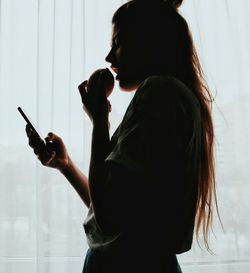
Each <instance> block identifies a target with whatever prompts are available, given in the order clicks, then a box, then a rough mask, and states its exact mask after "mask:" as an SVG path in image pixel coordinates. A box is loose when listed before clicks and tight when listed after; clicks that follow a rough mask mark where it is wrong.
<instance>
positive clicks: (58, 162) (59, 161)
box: [26, 124, 70, 171]
mask: <svg viewBox="0 0 250 273" xmlns="http://www.w3.org/2000/svg"><path fill="white" fill-rule="evenodd" d="M26 134H27V137H28V139H29V146H30V147H31V148H32V149H33V151H34V153H35V154H36V156H37V157H38V159H39V160H40V162H41V163H42V165H44V166H47V167H50V168H55V169H58V170H60V171H62V170H63V169H65V168H66V167H67V166H68V165H69V162H70V158H69V155H68V153H67V149H66V146H65V145H64V143H63V140H62V139H61V138H60V137H59V136H57V135H55V134H53V133H49V134H48V136H47V137H46V138H45V142H44V141H43V140H42V139H41V137H40V136H39V135H38V134H37V133H36V132H35V131H34V130H33V129H32V128H31V126H30V125H28V124H27V125H26Z"/></svg>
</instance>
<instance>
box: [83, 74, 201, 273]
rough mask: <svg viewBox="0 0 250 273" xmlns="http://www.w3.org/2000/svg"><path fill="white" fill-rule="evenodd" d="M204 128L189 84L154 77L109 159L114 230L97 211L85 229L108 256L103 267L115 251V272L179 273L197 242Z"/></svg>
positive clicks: (107, 201) (108, 198)
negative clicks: (101, 222) (181, 259)
mask: <svg viewBox="0 0 250 273" xmlns="http://www.w3.org/2000/svg"><path fill="white" fill-rule="evenodd" d="M201 130H202V129H201V117H200V106H199V102H198V100H197V99H196V97H195V96H194V95H193V93H192V91H190V89H188V88H187V87H186V86H185V85H184V84H183V83H181V82H180V81H178V80H177V79H175V78H173V77H168V76H152V77H149V78H148V79H146V80H145V81H144V82H143V83H142V84H141V85H140V87H139V88H138V90H137V91H136V93H135V95H134V97H133V99H132V101H131V103H130V105H129V106H128V109H127V111H126V113H125V115H124V118H123V120H122V122H121V124H120V125H119V127H118V128H117V130H116V132H115V133H114V134H113V136H112V139H111V143H112V147H113V148H112V152H111V153H110V155H109V156H108V158H107V159H106V165H107V179H106V181H105V190H104V193H103V196H104V198H103V210H104V211H106V212H107V214H105V215H109V212H110V218H107V219H108V220H107V222H108V223H110V230H112V227H114V228H113V232H110V233H109V236H107V234H104V232H102V230H101V228H100V227H99V226H98V224H97V221H96V219H95V215H94V213H93V210H92V207H91V208H90V211H89V214H88V217H87V218H86V220H85V223H84V228H85V232H86V235H87V239H88V244H89V246H90V248H91V249H92V250H94V253H102V254H101V255H97V257H98V258H97V260H98V261H99V258H100V257H101V256H102V255H103V257H105V258H104V259H106V257H107V255H108V257H111V256H112V255H113V254H114V253H115V254H116V255H115V256H114V258H112V257H111V258H110V259H111V260H112V262H111V264H114V266H115V265H116V266H118V264H117V263H116V261H119V264H122V265H123V264H126V266H130V265H131V266H132V267H134V266H135V265H138V270H137V271H134V270H131V271H127V272H126V273H129V272H131V273H133V272H137V273H140V272H143V273H144V272H150V273H158V272H159V273H161V272H165V273H168V272H171V273H172V272H174V273H175V272H178V271H176V270H177V267H178V266H177V265H178V263H177V260H176V258H175V255H174V254H178V253H182V252H185V251H188V250H189V249H190V248H191V245H192V239H193V230H194V219H195V210H196V202H197V183H198V176H199V163H200V153H201V143H200V141H201V133H202V132H201ZM115 210H116V211H115ZM111 212H112V213H113V214H111ZM131 249H132V250H133V251H131ZM146 250H147V251H146ZM120 251H123V252H122V253H120ZM152 252H153V253H152ZM109 253H112V255H109ZM119 253H120V254H119ZM124 253H126V255H127V256H128V257H126V255H125V254H124ZM169 253H171V254H169ZM128 254H129V255H128ZM91 255H92V254H90V256H89V257H88V259H90V261H93V260H95V258H94V257H95V256H93V257H92V256H91ZM124 255H125V256H124ZM143 257H144V258H143ZM147 257H148V258H147ZM166 261H168V264H166ZM174 261H175V262H174ZM91 263H92V262H91ZM127 263H128V264H127ZM108 264H109V262H108ZM173 264H174V266H173V268H174V269H170V268H171V266H172V265H173ZM157 266H159V268H158V269H157V270H158V271H157V270H156V268H157ZM168 267H169V268H168ZM150 268H151V269H150ZM167 268H168V269H167ZM146 269H148V271H145V270H146ZM121 270H122V269H121ZM150 270H151V271H150ZM164 270H165V271H164ZM171 270H172V271H171ZM174 270H175V271H174ZM86 272H88V273H92V271H86ZM93 272H95V271H93ZM100 272H104V271H100ZM107 272H109V271H107ZM110 272H113V271H110ZM114 272H116V273H121V272H123V271H119V270H116V271H114ZM98 273H99V272H98ZM105 273H106V272H105Z"/></svg>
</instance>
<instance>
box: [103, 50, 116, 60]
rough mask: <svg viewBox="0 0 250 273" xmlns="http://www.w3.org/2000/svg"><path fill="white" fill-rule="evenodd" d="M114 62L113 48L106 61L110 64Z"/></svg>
mask: <svg viewBox="0 0 250 273" xmlns="http://www.w3.org/2000/svg"><path fill="white" fill-rule="evenodd" d="M113 60H114V54H113V48H111V50H110V51H109V53H108V55H107V56H106V58H105V61H106V62H108V63H112V62H113Z"/></svg>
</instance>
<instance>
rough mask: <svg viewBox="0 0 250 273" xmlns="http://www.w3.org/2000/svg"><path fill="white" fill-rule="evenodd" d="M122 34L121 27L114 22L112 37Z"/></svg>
mask: <svg viewBox="0 0 250 273" xmlns="http://www.w3.org/2000/svg"><path fill="white" fill-rule="evenodd" d="M120 35H121V30H120V27H119V26H118V25H117V24H115V23H114V24H113V28H112V39H115V38H117V37H118V36H120Z"/></svg>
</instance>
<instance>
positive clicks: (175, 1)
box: [163, 0, 183, 9]
mask: <svg viewBox="0 0 250 273" xmlns="http://www.w3.org/2000/svg"><path fill="white" fill-rule="evenodd" d="M163 2H166V3H167V4H169V5H170V6H172V7H173V8H175V9H178V8H179V7H180V6H181V4H182V2H183V0H163Z"/></svg>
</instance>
